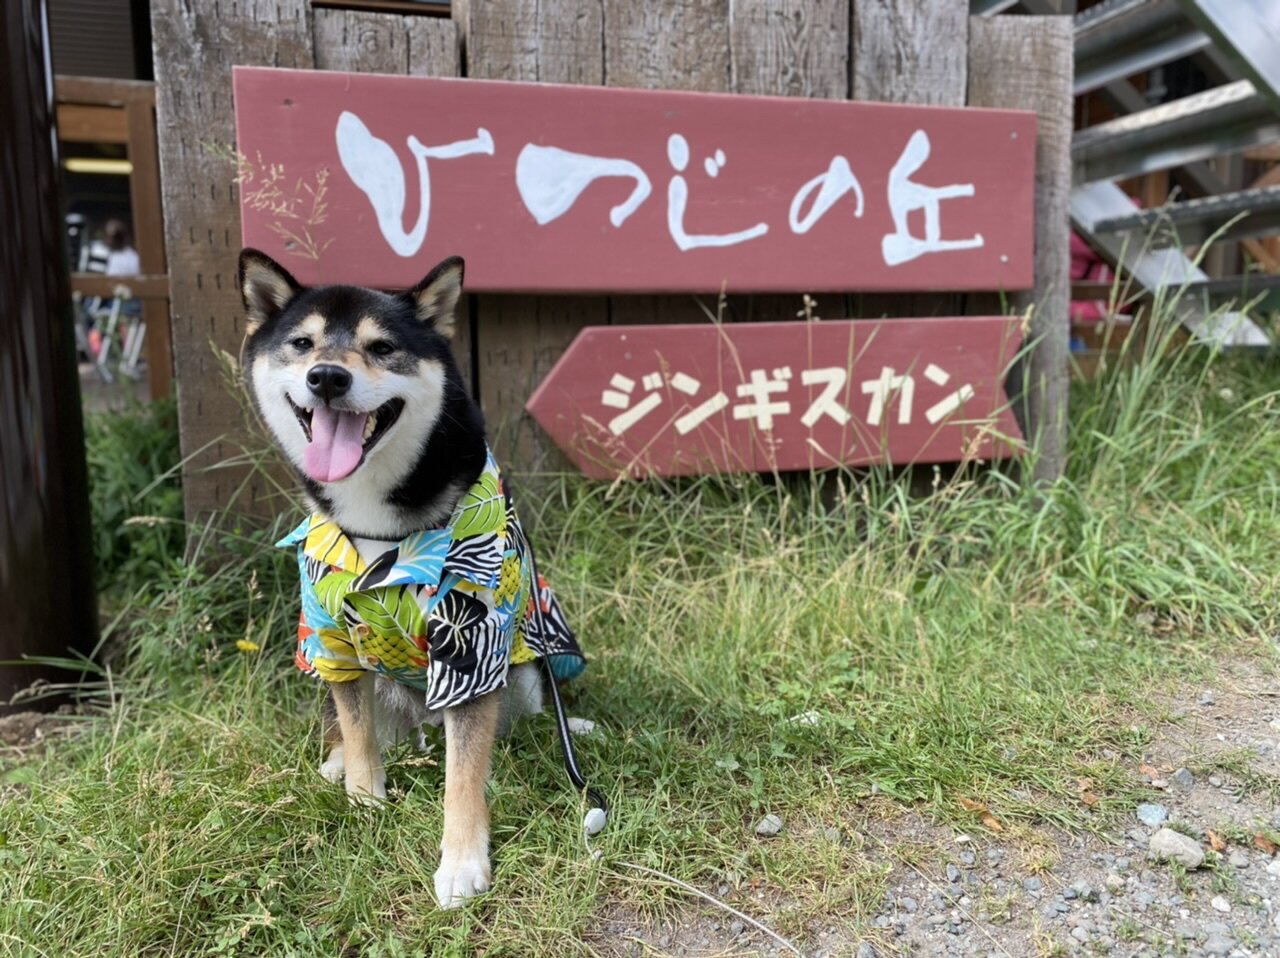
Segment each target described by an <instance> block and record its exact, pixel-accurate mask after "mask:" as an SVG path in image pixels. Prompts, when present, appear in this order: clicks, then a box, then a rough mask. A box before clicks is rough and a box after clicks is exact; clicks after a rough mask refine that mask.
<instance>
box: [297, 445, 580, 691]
mask: <svg viewBox="0 0 1280 958" xmlns="http://www.w3.org/2000/svg"><path fill="white" fill-rule="evenodd" d="M277 545H279V546H282V547H287V546H297V549H298V572H299V578H300V580H301V586H302V616H301V619H300V621H299V624H298V651H297V655H296V656H295V661H296V662H297V665H298V667H299V668H300V669H302V670H303V671H304V672H307V673H308V674H311V675H316V676H319V677H320V678H322V679H324V680H325V681H326V682H349V681H352V680H354V679H357V678H359V677H360V675H361V674H362V673H363V672H365V671H366V670H373V671H376V672H380V673H382V674H383V675H386V676H389V677H391V678H393V679H395V680H396V681H398V682H402V683H404V684H405V685H409V686H412V687H414V688H418V689H422V690H423V691H424V692H425V693H426V707H427V708H430V709H437V708H450V707H453V706H456V705H461V704H462V703H464V702H467V701H470V700H471V699H474V698H477V697H479V696H481V695H485V694H487V693H489V692H492V691H494V690H495V689H498V688H500V687H501V686H503V685H505V684H506V680H507V670H508V668H509V667H510V666H511V665H518V664H520V663H522V662H529V661H532V660H533V659H536V658H539V657H541V656H548V657H550V660H551V665H552V668H553V670H554V671H555V674H556V676H557V677H558V678H561V679H566V678H572V677H574V676H576V675H578V674H580V673H581V672H582V670H583V669H584V668H585V667H586V660H585V659H584V658H583V655H582V651H581V649H579V647H578V643H577V640H576V639H575V638H574V635H573V631H572V630H571V629H570V628H569V624H568V622H566V621H565V618H564V614H563V613H562V612H561V610H560V605H559V603H558V602H557V601H556V597H555V594H554V593H553V592H552V591H551V589H550V588H549V587H548V586H547V584H546V581H545V580H544V579H543V578H542V576H540V575H539V574H538V569H537V564H536V562H535V560H534V556H533V549H532V548H531V547H530V546H529V542H528V540H527V539H526V538H525V535H524V530H523V529H522V528H521V527H520V520H519V519H518V518H517V517H516V513H515V508H514V507H513V506H512V503H511V497H510V496H509V495H508V494H507V491H506V489H505V487H504V484H503V481H502V475H501V473H500V472H499V471H498V464H497V462H496V461H495V460H494V458H493V455H492V454H490V455H489V457H488V461H487V462H486V464H485V468H484V472H482V473H481V475H480V478H479V479H478V480H477V481H476V483H475V485H473V486H472V487H471V488H470V489H469V490H468V491H467V492H466V493H465V494H464V495H463V497H462V498H461V499H460V500H459V502H458V505H457V507H456V508H455V509H454V512H453V515H452V516H451V517H450V519H449V522H448V523H447V524H446V525H445V526H443V527H441V528H439V529H428V530H426V531H424V532H416V533H414V534H412V535H410V536H408V537H407V538H405V539H403V540H401V541H400V542H398V543H394V544H390V545H389V547H388V548H387V550H386V551H385V552H383V553H382V554H381V555H378V556H376V557H375V558H373V559H372V560H371V561H366V558H365V557H363V556H361V554H360V552H359V551H357V549H356V547H355V546H354V545H353V544H352V542H351V540H350V539H349V538H348V537H347V536H346V534H345V533H343V531H342V530H341V529H340V528H338V526H337V524H336V523H334V522H333V521H332V520H330V519H328V518H326V517H325V516H323V515H321V514H319V513H316V514H313V515H311V516H310V517H308V518H307V520H306V521H305V522H303V523H302V524H301V525H300V526H298V528H296V529H295V530H294V531H293V532H291V533H290V534H289V535H288V536H286V537H285V538H284V539H282V540H280V542H278V543H277Z"/></svg>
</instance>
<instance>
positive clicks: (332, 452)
mask: <svg viewBox="0 0 1280 958" xmlns="http://www.w3.org/2000/svg"><path fill="white" fill-rule="evenodd" d="M285 398H286V399H288V400H289V405H290V406H291V407H292V408H293V414H294V415H295V416H296V417H297V418H298V425H300V426H301V427H302V432H303V434H304V435H306V437H307V448H306V451H305V452H304V453H303V454H302V468H303V471H304V472H305V473H306V474H307V475H308V476H310V477H311V478H312V479H314V480H315V481H316V482H337V481H338V480H339V479H345V478H346V477H347V476H349V475H351V474H352V473H353V472H355V471H356V469H358V468H359V466H360V464H361V463H362V462H364V458H365V456H367V455H368V454H369V450H370V449H372V448H373V447H374V446H375V445H377V443H378V440H379V439H381V438H382V437H383V436H384V435H386V432H387V430H388V429H390V428H391V427H392V426H393V425H395V422H396V420H397V419H399V418H400V413H401V412H403V411H404V400H403V399H391V400H388V401H387V402H385V403H383V404H382V405H381V406H379V407H378V408H377V409H375V410H373V411H372V412H355V411H353V410H347V409H334V408H333V407H332V406H316V407H315V408H314V409H303V408H302V407H301V406H299V405H298V404H297V403H296V402H294V401H293V398H292V397H291V396H290V395H289V394H288V393H285Z"/></svg>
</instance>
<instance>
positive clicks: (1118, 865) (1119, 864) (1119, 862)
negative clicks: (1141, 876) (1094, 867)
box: [1116, 856, 1129, 871]
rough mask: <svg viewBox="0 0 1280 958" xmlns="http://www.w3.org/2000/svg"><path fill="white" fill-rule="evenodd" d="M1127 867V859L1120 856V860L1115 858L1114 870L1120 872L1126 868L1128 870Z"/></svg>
mask: <svg viewBox="0 0 1280 958" xmlns="http://www.w3.org/2000/svg"><path fill="white" fill-rule="evenodd" d="M1128 867H1129V859H1128V858H1125V857H1123V856H1122V857H1120V858H1117V859H1116V868H1118V869H1120V870H1121V871H1124V870H1125V869H1126V868H1128Z"/></svg>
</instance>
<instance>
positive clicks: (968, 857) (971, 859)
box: [956, 852, 978, 865]
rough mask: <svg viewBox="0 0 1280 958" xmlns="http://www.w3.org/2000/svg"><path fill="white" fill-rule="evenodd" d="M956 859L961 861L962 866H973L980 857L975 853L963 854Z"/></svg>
mask: <svg viewBox="0 0 1280 958" xmlns="http://www.w3.org/2000/svg"><path fill="white" fill-rule="evenodd" d="M956 857H957V858H959V859H960V864H961V865H973V864H974V863H975V862H977V860H978V856H977V855H975V854H974V853H973V852H961V853H960V854H959V855H957V856H956Z"/></svg>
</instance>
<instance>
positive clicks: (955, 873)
mask: <svg viewBox="0 0 1280 958" xmlns="http://www.w3.org/2000/svg"><path fill="white" fill-rule="evenodd" d="M959 880H960V869H958V868H956V866H955V865H952V864H951V863H950V862H948V863H947V881H949V882H952V883H955V882H958V881H959Z"/></svg>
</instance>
